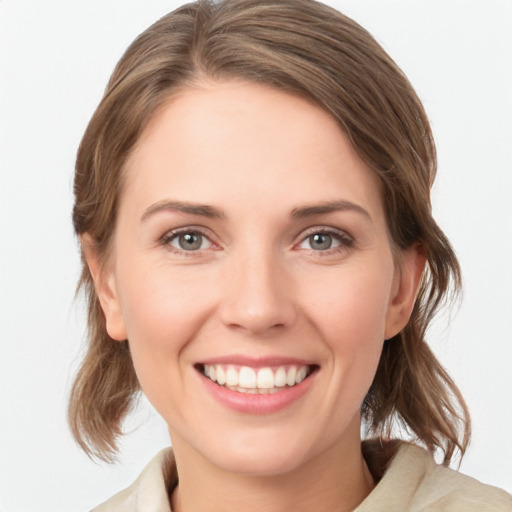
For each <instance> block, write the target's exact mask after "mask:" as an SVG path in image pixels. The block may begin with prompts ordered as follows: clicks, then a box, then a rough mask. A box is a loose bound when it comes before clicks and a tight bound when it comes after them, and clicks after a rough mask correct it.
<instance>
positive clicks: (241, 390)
mask: <svg viewBox="0 0 512 512" xmlns="http://www.w3.org/2000/svg"><path fill="white" fill-rule="evenodd" d="M219 385H220V384H219ZM222 387H223V388H226V389H230V390H231V391H237V392H239V393H248V394H250V395H272V394H274V393H279V391H283V390H285V389H289V388H290V387H293V386H283V387H280V388H277V387H276V388H267V389H266V388H261V389H260V388H242V387H240V386H228V385H226V384H225V385H223V386H222Z"/></svg>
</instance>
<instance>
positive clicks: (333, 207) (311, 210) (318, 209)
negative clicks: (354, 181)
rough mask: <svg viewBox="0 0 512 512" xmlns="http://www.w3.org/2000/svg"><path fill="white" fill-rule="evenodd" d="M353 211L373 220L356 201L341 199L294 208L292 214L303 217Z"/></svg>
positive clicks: (297, 217)
mask: <svg viewBox="0 0 512 512" xmlns="http://www.w3.org/2000/svg"><path fill="white" fill-rule="evenodd" d="M339 211H342V212H343V211H352V212H355V213H359V214H361V215H363V216H364V217H366V218H367V219H368V220H369V221H370V222H372V217H371V215H370V214H369V213H368V212H367V211H366V210H365V209H364V208H363V207H362V206H359V205H358V204H356V203H352V202H350V201H346V200H344V199H340V200H339V201H327V202H325V203H320V204H313V205H311V206H301V207H297V208H294V209H293V210H292V212H291V215H292V217H293V218H294V219H303V218H305V217H310V216H313V215H324V214H326V213H332V212H339Z"/></svg>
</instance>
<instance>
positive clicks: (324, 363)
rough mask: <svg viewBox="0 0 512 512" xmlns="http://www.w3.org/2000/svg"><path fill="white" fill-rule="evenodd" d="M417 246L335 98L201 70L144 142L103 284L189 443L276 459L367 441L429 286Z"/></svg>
mask: <svg viewBox="0 0 512 512" xmlns="http://www.w3.org/2000/svg"><path fill="white" fill-rule="evenodd" d="M402 260H403V263H402V273H400V272H399V271H398V270H397V269H396V268H395V262H394V259H393V256H392V253H391V248H390V241H389V238H388V233H387V229H386V223H385V218H384V210H383V205H382V201H381V197H380V193H379V187H378V184H377V181H376V178H375V177H374V176H373V175H372V173H371V172H370V171H369V169H368V168H367V166H366V165H365V164H364V163H363V161H362V160H361V159H360V158H359V157H358V155H357V153H356V152H355V150H354V149H353V148H352V147H351V145H350V144H349V142H348V140H347V138H346V136H345V135H344V134H343V132H342V131H341V130H340V129H339V128H338V126H337V124H336V123H335V122H334V121H333V120H332V119H331V118H330V117H329V116H328V115H327V114H326V113H325V112H324V111H322V110H320V109H319V108H318V107H316V106H313V105H312V104H310V103H308V102H306V101H305V100H303V99H300V98H297V97H294V96H292V95H289V94H287V93H284V92H281V91H278V90H275V89H272V88H267V87H264V86H261V85H256V84H248V83H240V82H238V83H217V84H204V85H203V86H201V87H197V88H194V89H187V90H184V91H182V92H180V93H179V94H177V95H175V96H174V97H173V98H171V99H170V100H169V101H168V102H167V104H166V105H165V106H164V108H162V109H161V110H160V111H159V113H158V114H157V115H156V116H155V117H154V118H153V120H152V121H151V123H150V125H149V126H148V128H147V129H146V131H145V132H144V134H143V136H142V137H141V139H140V141H139V143H138V145H137V146H136V148H135V150H134V152H133V153H132V155H131V156H130V158H129V161H128V164H127V168H126V184H125V188H124V191H123V194H122V198H121V203H120V209H119V213H118V219H117V226H116V230H115V235H114V240H113V246H112V253H111V255H110V259H109V261H108V263H107V266H106V268H105V270H104V272H103V273H102V274H101V276H102V278H101V279H100V280H99V281H101V284H100V286H99V293H100V298H101V301H102V305H103V308H104V310H105V314H106V318H107V329H108V331H109V334H110V335H111V336H112V337H113V338H114V339H118V340H123V339H126V338H127V339H128V340H129V344H130V349H131V352H132V356H133V362H134V365H135V369H136V372H137V376H138V378H139V381H140V384H141V386H142V389H143V390H144V392H145V393H146V395H147V396H148V398H149V400H150V401H151V402H152V403H153V405H154V406H155V408H156V409H157V410H158V411H159V413H160V414H161V415H162V416H163V418H164V419H165V420H166V421H167V423H168V425H169V431H170V433H171V440H172V442H173V445H174V447H175V450H176V451H177V453H180V452H181V453H185V452H188V453H194V454H195V456H197V457H200V458H204V459H205V460H208V461H210V462H213V464H215V465H216V466H217V467H220V468H223V469H227V470H232V471H237V472H242V473H253V474H277V473H280V472H286V471H289V470H292V469H293V468H296V467H299V466H300V465H301V464H303V463H305V462H307V461H310V460H312V459H313V458H314V457H318V456H320V455H321V454H322V453H328V452H331V453H332V450H339V451H340V452H343V450H346V449H347V447H348V446H352V447H353V446H355V445H357V446H358V445H359V428H360V427H359V410H360V406H361V403H362V401H363V399H364V396H365V394H366V393H367V391H368V388H369V386H370V384H371V382H372V379H373V377H374V375H375V371H376V368H377V363H378V361H379V356H380V353H381V349H382V345H383V341H384V339H386V338H389V337H391V336H393V335H394V334H396V332H398V331H399V330H400V329H401V328H402V327H403V325H404V324H405V322H406V321H407V318H408V315H409V312H410V308H411V306H412V302H413V300H414V293H415V288H416V282H417V276H418V275H419V271H418V268H419V264H417V263H416V261H417V260H418V258H417V257H416V256H414V255H413V253H412V252H411V254H410V255H407V254H405V255H402ZM409 260H410V261H412V262H413V263H412V264H409V263H407V262H408V261H409ZM91 266H92V267H94V263H93V264H92V265H91ZM404 269H405V270H404ZM407 269H411V271H408V270H407ZM93 271H94V269H93ZM404 275H405V278H404ZM408 276H409V277H410V279H409V277H408ZM411 276H412V277H411ZM408 279H409V280H408Z"/></svg>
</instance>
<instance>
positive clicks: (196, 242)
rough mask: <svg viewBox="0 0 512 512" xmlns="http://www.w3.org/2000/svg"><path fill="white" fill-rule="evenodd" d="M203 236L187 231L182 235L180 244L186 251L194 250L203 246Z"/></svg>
mask: <svg viewBox="0 0 512 512" xmlns="http://www.w3.org/2000/svg"><path fill="white" fill-rule="evenodd" d="M201 242H202V236H201V235H200V234H199V233H185V234H183V235H180V237H179V244H180V247H181V248H182V249H184V250H185V251H193V250H195V249H199V248H200V247H201Z"/></svg>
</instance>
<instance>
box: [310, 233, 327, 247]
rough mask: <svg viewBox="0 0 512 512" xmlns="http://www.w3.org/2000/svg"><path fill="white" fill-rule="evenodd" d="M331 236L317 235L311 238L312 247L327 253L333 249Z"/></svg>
mask: <svg viewBox="0 0 512 512" xmlns="http://www.w3.org/2000/svg"><path fill="white" fill-rule="evenodd" d="M331 243H332V237H331V235H326V234H321V233H317V234H316V235H313V236H312V237H311V247H312V248H313V249H315V250H317V251H322V250H323V251H325V250H326V249H329V248H330V247H331Z"/></svg>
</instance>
